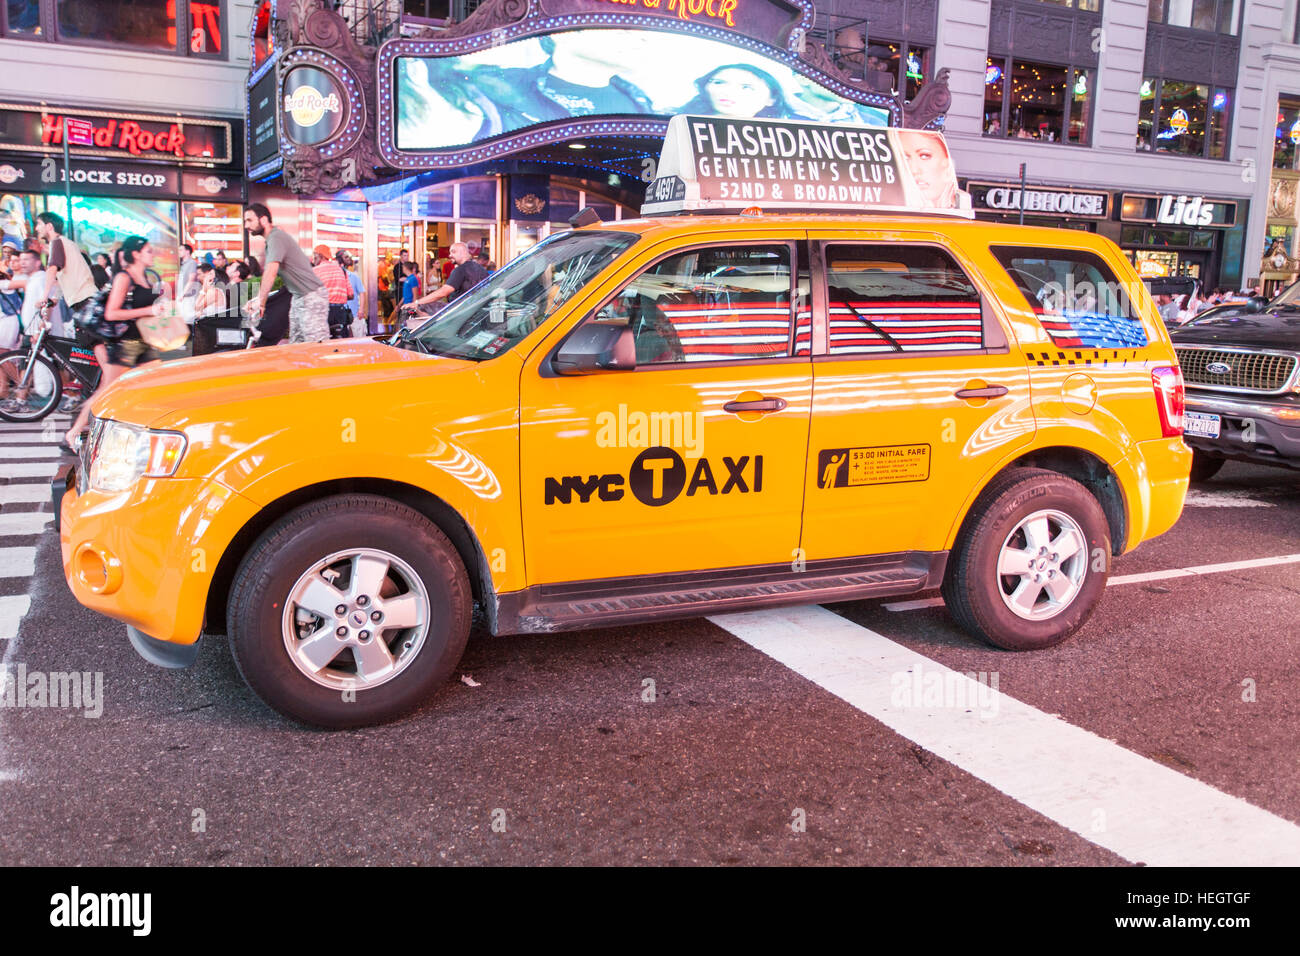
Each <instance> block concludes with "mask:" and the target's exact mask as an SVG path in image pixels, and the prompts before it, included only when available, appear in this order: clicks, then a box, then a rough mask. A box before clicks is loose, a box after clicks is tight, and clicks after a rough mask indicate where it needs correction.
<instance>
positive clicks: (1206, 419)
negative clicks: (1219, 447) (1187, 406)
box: [1183, 412, 1219, 438]
mask: <svg viewBox="0 0 1300 956" xmlns="http://www.w3.org/2000/svg"><path fill="white" fill-rule="evenodd" d="M1183 434H1184V435H1191V436H1193V437H1195V438H1218V437H1219V416H1218V415H1207V414H1206V413H1204V412H1185V413H1184V414H1183Z"/></svg>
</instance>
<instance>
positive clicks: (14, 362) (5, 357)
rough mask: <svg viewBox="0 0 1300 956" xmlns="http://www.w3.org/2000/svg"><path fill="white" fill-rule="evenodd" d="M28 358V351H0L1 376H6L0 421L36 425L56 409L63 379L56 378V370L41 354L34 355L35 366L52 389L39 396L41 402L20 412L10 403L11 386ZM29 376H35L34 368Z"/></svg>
mask: <svg viewBox="0 0 1300 956" xmlns="http://www.w3.org/2000/svg"><path fill="white" fill-rule="evenodd" d="M30 356H31V352H29V351H28V350H26V349H11V350H9V351H8V352H0V375H3V376H5V378H6V380H7V381H6V385H7V388H6V391H5V395H4V397H3V398H0V418H3V419H4V420H5V421H7V422H39V421H40V420H41V419H42V418H44V417H45V416H46V415H48V414H49V413H50V412H52V411H54V409H56V408H58V407H59V399H61V398H62V397H63V378H62V377H61V376H60V375H59V370H58V369H57V368H55V367H54V363H53V362H51V361H50V360H49V359H47V358H46V357H45V356H44V355H37V356H36V365H37V366H38V367H39V368H41V369H43V370H44V371H45V373H46V374H47V375H48V376H49V377H50V379H52V380H53V382H54V389H53V391H51V392H50V393H48V395H43V396H40V399H41V401H40V402H38V403H37V404H35V405H27V406H25V407H24V408H23V409H22V410H19V409H18V408H17V407H16V405H15V404H14V401H13V400H14V399H15V396H14V394H13V392H14V388H13V383H14V382H15V381H16V380H17V379H18V378H19V377H21V375H22V373H23V370H24V369H25V368H26V367H27V360H28V358H29V357H30ZM32 374H33V377H34V376H35V375H36V369H33V370H32ZM29 395H30V393H29Z"/></svg>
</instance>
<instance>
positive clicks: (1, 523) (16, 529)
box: [0, 511, 54, 535]
mask: <svg viewBox="0 0 1300 956" xmlns="http://www.w3.org/2000/svg"><path fill="white" fill-rule="evenodd" d="M53 518H54V516H53V515H52V514H50V513H49V512H40V511H19V512H16V513H14V514H10V515H5V514H0V535H5V534H40V533H42V532H43V531H44V530H45V526H46V525H47V524H49V523H50V521H52V520H53Z"/></svg>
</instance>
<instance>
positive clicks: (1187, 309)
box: [1155, 285, 1263, 325]
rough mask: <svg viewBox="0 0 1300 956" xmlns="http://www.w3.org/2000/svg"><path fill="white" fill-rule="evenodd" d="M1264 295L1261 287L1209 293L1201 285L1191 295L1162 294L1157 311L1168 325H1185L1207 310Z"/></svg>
mask: <svg viewBox="0 0 1300 956" xmlns="http://www.w3.org/2000/svg"><path fill="white" fill-rule="evenodd" d="M1261 295H1263V288H1262V287H1261V286H1260V285H1255V286H1253V287H1249V288H1244V289H1242V290H1241V291H1240V292H1238V291H1236V290H1234V289H1231V288H1228V287H1223V288H1218V289H1215V290H1214V291H1213V292H1209V293H1207V292H1206V290H1204V289H1202V288H1201V287H1200V286H1199V285H1197V286H1193V288H1192V291H1191V292H1190V293H1185V294H1181V295H1168V294H1160V295H1157V296H1155V302H1156V310H1157V311H1158V312H1159V313H1160V318H1161V319H1163V320H1164V322H1165V324H1166V325H1183V324H1185V323H1187V322H1191V321H1192V320H1193V319H1195V318H1196V317H1197V316H1199V315H1200V314H1201V313H1202V312H1204V311H1206V310H1207V309H1213V308H1214V307H1215V306H1219V305H1231V304H1234V303H1239V302H1245V301H1246V300H1248V299H1250V298H1252V297H1255V298H1258V297H1260V296H1261Z"/></svg>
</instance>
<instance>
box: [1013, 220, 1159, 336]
mask: <svg viewBox="0 0 1300 956" xmlns="http://www.w3.org/2000/svg"><path fill="white" fill-rule="evenodd" d="M990 251H991V252H992V253H993V255H994V256H995V257H996V258H997V260H998V262H1000V263H1001V264H1002V268H1004V269H1006V270H1007V274H1008V275H1009V276H1010V277H1011V279H1012V281H1013V282H1015V284H1016V286H1017V287H1018V288H1019V289H1020V292H1021V294H1022V295H1023V296H1024V297H1025V302H1026V303H1027V304H1028V306H1029V308H1030V309H1032V310H1033V312H1034V315H1035V316H1037V318H1038V321H1039V324H1040V325H1042V327H1043V329H1044V331H1046V332H1047V334H1048V335H1049V336H1051V339H1052V343H1053V344H1054V345H1057V346H1059V347H1061V348H1087V349H1137V348H1143V347H1145V346H1146V345H1147V343H1148V338H1147V332H1146V328H1145V327H1144V326H1143V325H1142V320H1141V318H1139V316H1138V314H1137V311H1136V309H1135V308H1134V307H1133V302H1132V300H1131V299H1130V298H1129V295H1128V293H1127V291H1126V290H1125V289H1124V287H1123V286H1122V285H1121V284H1120V282H1119V281H1118V280H1117V279H1116V278H1115V273H1114V272H1113V271H1111V269H1110V267H1109V266H1107V265H1106V263H1105V262H1104V261H1103V260H1102V259H1101V257H1100V256H1098V255H1097V254H1096V253H1093V252H1088V251H1087V250H1084V249H1040V248H1035V247H1010V246H994V247H992V248H991V249H990Z"/></svg>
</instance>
